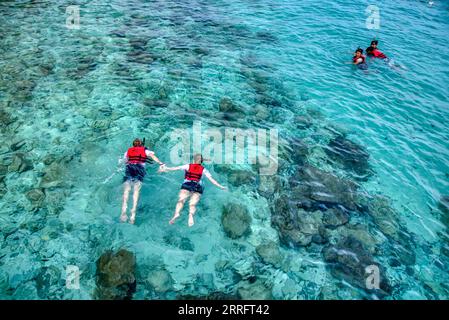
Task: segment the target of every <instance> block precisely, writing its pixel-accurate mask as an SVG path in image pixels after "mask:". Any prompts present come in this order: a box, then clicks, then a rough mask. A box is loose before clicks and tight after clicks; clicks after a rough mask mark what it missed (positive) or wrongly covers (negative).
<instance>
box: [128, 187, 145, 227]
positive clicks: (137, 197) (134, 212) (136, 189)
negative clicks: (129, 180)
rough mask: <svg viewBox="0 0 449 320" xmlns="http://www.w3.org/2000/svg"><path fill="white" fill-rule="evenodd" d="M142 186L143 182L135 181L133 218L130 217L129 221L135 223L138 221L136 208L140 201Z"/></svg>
mask: <svg viewBox="0 0 449 320" xmlns="http://www.w3.org/2000/svg"><path fill="white" fill-rule="evenodd" d="M140 188H142V182H141V181H136V182H135V183H134V193H133V207H132V208H131V218H130V219H129V223H131V224H134V222H135V221H136V210H137V203H138V201H139V195H140Z"/></svg>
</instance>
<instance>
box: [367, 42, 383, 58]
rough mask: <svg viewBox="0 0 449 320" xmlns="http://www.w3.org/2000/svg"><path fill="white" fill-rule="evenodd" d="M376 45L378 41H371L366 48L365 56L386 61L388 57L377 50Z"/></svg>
mask: <svg viewBox="0 0 449 320" xmlns="http://www.w3.org/2000/svg"><path fill="white" fill-rule="evenodd" d="M378 44H379V41H377V40H373V41H371V46H369V47H368V48H366V54H367V55H368V56H369V57H373V58H379V59H388V57H387V56H386V55H385V54H384V53H383V52H382V51H380V50H379V49H378V48H377V45H378Z"/></svg>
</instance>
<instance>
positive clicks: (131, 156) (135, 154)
mask: <svg viewBox="0 0 449 320" xmlns="http://www.w3.org/2000/svg"><path fill="white" fill-rule="evenodd" d="M126 156H127V157H128V163H129V164H137V163H139V164H143V163H145V160H146V159H147V155H146V153H145V147H131V148H129V149H128V152H126Z"/></svg>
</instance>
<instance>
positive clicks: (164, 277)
mask: <svg viewBox="0 0 449 320" xmlns="http://www.w3.org/2000/svg"><path fill="white" fill-rule="evenodd" d="M145 283H146V284H147V285H148V286H149V287H150V288H151V289H152V290H154V291H155V292H156V293H164V292H167V291H170V290H173V283H174V281H173V278H172V276H171V275H170V272H168V271H167V270H152V271H151V272H150V273H149V274H148V276H147V277H146V279H145Z"/></svg>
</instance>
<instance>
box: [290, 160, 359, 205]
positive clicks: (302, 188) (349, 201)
mask: <svg viewBox="0 0 449 320" xmlns="http://www.w3.org/2000/svg"><path fill="white" fill-rule="evenodd" d="M290 182H291V185H292V187H293V195H292V197H293V198H294V200H295V201H296V202H297V205H298V206H299V207H302V208H304V209H306V210H315V209H321V208H323V207H325V208H326V207H336V206H339V205H341V206H343V207H345V208H347V209H348V210H356V209H357V208H358V204H357V203H356V200H357V199H356V192H357V187H358V186H357V185H356V184H355V183H354V182H352V181H350V180H345V179H340V178H338V177H337V176H335V175H333V174H331V173H328V172H325V171H322V170H320V169H318V168H315V167H312V166H309V165H306V166H303V167H300V168H298V170H297V172H296V173H295V175H294V177H293V178H292V179H291V180H290Z"/></svg>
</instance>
